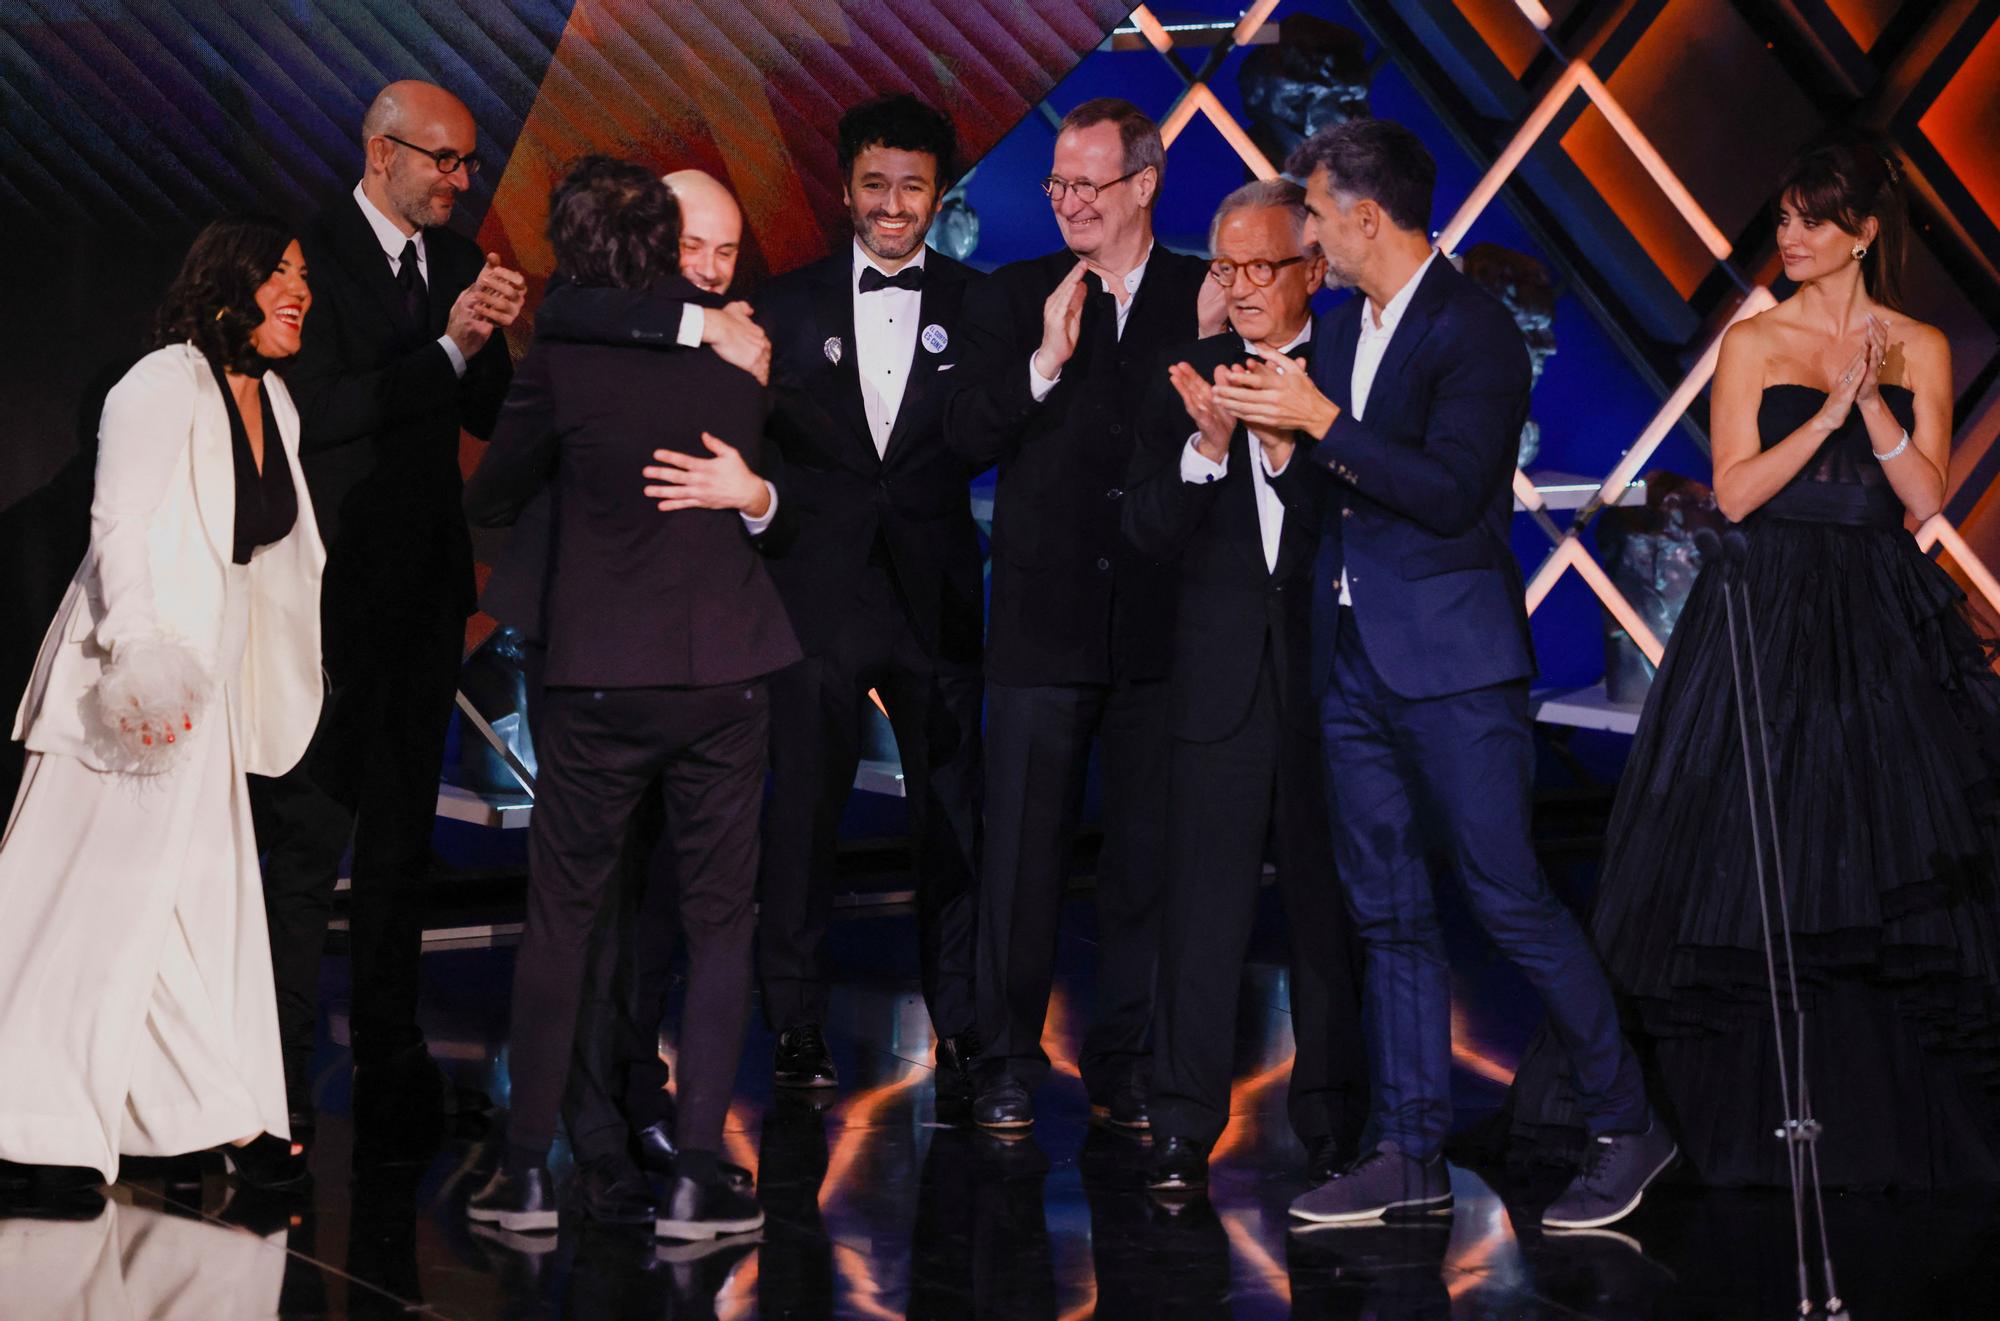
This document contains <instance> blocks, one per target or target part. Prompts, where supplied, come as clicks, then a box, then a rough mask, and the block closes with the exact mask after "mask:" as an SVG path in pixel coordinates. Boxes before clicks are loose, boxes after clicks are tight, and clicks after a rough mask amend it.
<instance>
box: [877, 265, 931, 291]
mask: <svg viewBox="0 0 2000 1321" xmlns="http://www.w3.org/2000/svg"><path fill="white" fill-rule="evenodd" d="M923 287H924V268H923V267H921V266H905V267H904V268H903V269H902V270H900V271H897V272H896V273H895V274H894V275H884V274H882V272H880V271H878V270H876V269H875V268H874V267H873V266H870V267H869V268H868V269H867V270H865V271H863V272H861V292H862V293H864V294H872V293H874V292H875V291H876V290H877V289H908V290H909V291H910V292H911V293H915V292H916V291H917V290H919V289H922V288H923Z"/></svg>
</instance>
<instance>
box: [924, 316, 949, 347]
mask: <svg viewBox="0 0 2000 1321" xmlns="http://www.w3.org/2000/svg"><path fill="white" fill-rule="evenodd" d="M949 343H951V336H949V335H947V334H945V333H944V327H943V326H941V325H939V324H938V323H937V322H935V321H933V322H931V323H930V324H929V325H928V326H925V327H924V347H925V348H927V349H929V350H930V351H931V352H932V353H943V352H944V346H945V345H947V344H949Z"/></svg>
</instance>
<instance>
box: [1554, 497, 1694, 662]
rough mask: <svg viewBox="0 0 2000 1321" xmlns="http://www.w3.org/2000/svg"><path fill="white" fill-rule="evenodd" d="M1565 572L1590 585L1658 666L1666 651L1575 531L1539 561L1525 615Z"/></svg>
mask: <svg viewBox="0 0 2000 1321" xmlns="http://www.w3.org/2000/svg"><path fill="white" fill-rule="evenodd" d="M1568 569H1575V570H1576V572H1577V576H1578V577H1580V578H1582V579H1583V580H1584V581H1585V582H1586V583H1588V584H1590V590H1591V591H1593V592H1595V593H1597V599H1598V600H1600V601H1602V602H1603V603H1604V608H1605V609H1606V610H1609V611H1610V612H1611V617H1612V618H1613V619H1616V620H1617V621H1618V626H1619V627H1620V628H1622V629H1624V630H1625V632H1626V634H1627V636H1629V637H1630V638H1631V639H1632V641H1633V643H1634V644H1636V645H1637V646H1638V648H1639V650H1640V651H1642V652H1644V653H1645V656H1646V659H1647V660H1648V661H1650V662H1652V663H1653V664H1654V665H1658V664H1659V663H1660V658H1661V657H1662V656H1664V655H1666V652H1667V649H1666V648H1665V647H1663V646H1661V645H1660V640H1659V639H1658V638H1657V637H1655V636H1653V630H1652V629H1650V628H1648V627H1647V626H1646V621H1645V620H1643V619H1641V618H1640V617H1639V612H1638V611H1636V610H1634V609H1633V608H1632V603H1631V602H1630V601H1627V600H1626V599H1625V594H1624V593H1623V592H1620V591H1619V590H1618V588H1617V586H1616V584H1614V583H1613V582H1612V581H1611V578H1610V576H1609V575H1607V574H1606V573H1605V572H1604V568H1603V566H1602V565H1600V564H1598V562H1597V561H1596V560H1594V559H1592V558H1591V555H1590V552H1589V551H1587V550H1585V549H1584V548H1583V543H1582V542H1581V541H1578V540H1577V539H1576V532H1575V530H1574V529H1572V530H1571V531H1570V532H1569V533H1567V534H1566V535H1565V536H1564V537H1563V539H1562V544H1561V545H1559V546H1557V547H1556V548H1555V549H1554V550H1552V551H1550V552H1549V557H1548V558H1547V559H1545V560H1543V561H1542V567H1541V568H1539V569H1536V570H1535V576H1534V577H1532V578H1530V579H1529V580H1528V591H1527V597H1528V613H1529V614H1531V615H1532V614H1534V613H1535V611H1536V610H1538V609H1540V608H1541V604H1542V602H1543V600H1545V599H1546V598H1547V597H1548V594H1549V589H1550V588H1551V587H1554V586H1555V585H1556V580H1557V579H1559V578H1561V577H1562V576H1563V573H1564V571H1565V570H1568Z"/></svg>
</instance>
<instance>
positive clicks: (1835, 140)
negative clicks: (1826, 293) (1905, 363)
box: [1778, 130, 1910, 308]
mask: <svg viewBox="0 0 2000 1321" xmlns="http://www.w3.org/2000/svg"><path fill="white" fill-rule="evenodd" d="M1778 205H1779V206H1789V207H1791V208H1792V209H1793V210H1794V211H1795V212H1796V213H1797V214H1798V215H1800V216H1802V217H1804V218H1805V219H1807V220H1817V221H1820V222H1822V223H1825V224H1831V225H1836V226H1838V227H1839V228H1840V229H1842V230H1844V231H1846V232H1847V233H1849V234H1851V235H1853V236H1854V237H1855V238H1856V239H1859V238H1860V237H1861V229H1862V226H1863V225H1864V224H1865V223H1866V222H1867V221H1868V219H1869V218H1870V217H1873V218H1874V220H1875V224H1876V233H1875V241H1874V242H1873V243H1871V244H1869V245H1868V253H1867V255H1866V256H1864V257H1862V259H1861V279H1862V282H1863V284H1864V285H1865V286H1866V287H1867V290H1868V296H1869V297H1871V298H1873V299H1874V300H1875V301H1876V302H1878V303H1881V304H1883V305H1884V306H1885V307H1894V308H1900V307H1902V305H1903V254H1904V252H1905V250H1906V249H1907V248H1908V247H1909V233H1910V212H1909V202H1908V200H1907V199H1906V197H1905V190H1904V185H1903V169H1902V166H1900V165H1899V164H1897V162H1896V158H1895V156H1894V155H1892V154H1891V148H1890V147H1889V145H1888V143H1887V142H1885V141H1884V140H1883V139H1881V138H1878V137H1876V136H1874V135H1873V134H1868V133H1861V132H1856V131H1852V130H1850V131H1845V132H1841V133H1838V134H1836V135H1835V136H1833V137H1831V138H1829V139H1827V140H1826V141H1823V142H1820V143H1818V144H1817V145H1815V146H1812V147H1808V148H1807V149H1806V150H1805V151H1804V152H1803V153H1802V154H1801V155H1800V156H1799V157H1798V159H1796V160H1794V161H1793V162H1792V163H1791V165H1790V166H1789V167H1788V168H1787V169H1786V170H1785V172H1784V174H1782V175H1781V176H1779V178H1778Z"/></svg>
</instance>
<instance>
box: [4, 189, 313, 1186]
mask: <svg viewBox="0 0 2000 1321" xmlns="http://www.w3.org/2000/svg"><path fill="white" fill-rule="evenodd" d="M310 304H311V293H310V291H309V290H308V288H307V285H306V270H305V264H304V258H303V257H302V256H301V254H300V251H299V245H298V243H297V242H295V241H294V240H293V239H292V237H291V234H290V232H289V231H288V230H286V229H285V228H284V227H283V226H281V225H279V224H278V223H277V222H275V221H269V220H262V219H243V218H231V219H224V220H219V221H216V222H214V223H213V224H211V225H209V226H208V227H207V228H206V229H204V230H203V231H202V232H201V234H200V236H199V237H197V238H196V239H195V242H194V246H193V247H192V248H191V249H190V250H189V252H188V255H187V259H186V261H185V262H184V263H183V264H182V267H181V271H180V274H179V275H178V276H177V277H176V278H175V280H174V284H173V286H172V288H171V289H169V290H168V293H167V298H166V303H165V306H164V307H163V308H162V309H161V312H160V317H159V328H158V331H157V333H156V337H155V343H156V344H158V345H160V346H161V347H159V348H157V349H156V350H155V351H154V352H152V353H150V354H148V355H147V356H146V357H144V358H142V359H140V361H139V362H138V364H137V365H136V366H134V367H133V368H132V370H131V371H130V372H128V373H127V374H126V375H125V377H124V379H122V380H121V381H120V382H119V383H118V385H117V386H116V387H115V388H114V389H113V390H112V392H111V394H110V396H109V398H108V399H107V400H106V401H105V405H104V414H103V418H102V421H101V423H100V426H99V431H98V454H97V484H96V489H95V493H94V495H93V498H92V501H91V510H90V549H89V552H88V553H87V554H86V555H85V556H84V561H83V564H82V566H81V567H79V568H78V569H77V571H76V577H75V579H74V580H73V581H72V582H71V583H70V587H69V592H68V594H67V595H66V596H65V597H64V598H63V603H62V607H61V608H60V609H59V610H58V611H57V612H56V617H55V622H54V623H53V624H51V625H50V627H49V631H48V635H47V636H46V637H45V638H44V639H43V642H42V649H41V653H40V656H39V657H38V658H37V660H36V663H35V670H34V674H33V676H32V678H31V679H30V680H29V684H28V691H27V695H26V697H25V698H24V699H23V700H22V703H21V707H20V711H19V713H18V714H17V715H16V717H15V722H14V737H16V738H18V739H22V740H23V741H25V743H26V744H27V748H28V758H27V770H26V774H25V775H24V777H23V779H22V781H21V789H20V793H19V795H18V797H16V799H15V801H14V808H13V813H12V815H11V817H10V818H9V820H8V823H7V829H6V833H5V835H4V836H0V914H4V915H5V918H4V921H0V1165H5V1166H6V1167H8V1168H6V1169H5V1170H0V1176H4V1177H5V1178H6V1180H7V1181H8V1182H10V1183H11V1184H12V1185H13V1186H14V1187H15V1188H16V1189H18V1188H19V1187H20V1185H21V1184H22V1183H24V1182H28V1183H31V1184H33V1185H37V1186H38V1187H39V1192H40V1193H42V1194H49V1195H59V1194H60V1193H62V1192H63V1191H64V1190H66V1189H71V1190H73V1189H78V1188H89V1187H92V1186H94V1185H96V1184H97V1183H99V1182H103V1181H109V1180H111V1179H115V1178H116V1177H117V1173H118V1159H119V1157H120V1155H144V1156H164V1155H178V1154H182V1153H185V1152H191V1151H199V1150H203V1149H206V1148H210V1147H219V1148H220V1149H221V1150H222V1151H223V1154H224V1156H225V1158H226V1159H227V1160H228V1162H229V1165H230V1168H231V1169H232V1171H233V1172H234V1173H235V1174H236V1175H237V1176H238V1177H240V1178H242V1179H243V1180H245V1181H246V1182H250V1183H254V1184H258V1185H260V1186H275V1187H282V1186H291V1185H296V1184H299V1183H302V1182H303V1181H304V1180H305V1178H306V1168H305V1157H304V1152H303V1150H302V1149H301V1148H299V1147H298V1146H296V1145H295V1144H293V1143H292V1142H291V1141H290V1134H289V1131H288V1129H287V1121H286V1109H285V1079H284V1070H283V1066H282V1063H281V1061H280V1058H279V1046H278V1027H277V1016H276V1008H275V1003H274V1000H273V993H272V986H271V956H270V948H269V944H268V941H267V938H266V934H265V924H264V906H263V895H262V887H261V885H260V882H259V876H258V866H257V850H256V844H255V839H254V837H253V835H252V832H251V824H250V807H249V800H248V797H247V793H246V789H245V784H244V774H245V773H246V772H255V773H258V774H264V775H276V774H278V773H280V772H282V771H285V770H287V769H289V768H290V767H291V766H292V765H293V764H294V763H295V762H297V761H298V759H299V758H300V756H301V755H303V753H304V752H305V749H306V744H307V742H308V741H309V740H310V738H311V736H312V731H313V727H314V724H315V722H316V720H317V718H318V715H319V705H320V695H321V691H322V689H321V682H320V655H319V580H320V567H321V565H322V564H323V563H324V561H325V552H324V550H323V548H322V547H321V544H320V539H319V534H318V531H317V529H316V527H315V524H314V522H313V514H312V502H311V500H310V498H309V497H308V495H307V492H306V487H305V483H304V481H303V479H302V478H301V476H300V469H299V463H298V435H299V423H298V415H297V413H296V412H295V411H294V410H293V407H292V403H291V399H290V397H289V396H288V395H287V394H286V393H285V386H284V383H283V382H282V381H281V380H280V379H279V378H278V374H277V373H276V372H266V371H265V370H264V368H265V367H266V366H267V365H268V364H269V363H270V362H271V361H272V360H273V359H277V358H282V357H286V356H288V355H290V354H293V353H296V352H297V351H298V347H299V341H300V332H301V330H302V327H303V323H304V320H305V315H306V310H307V308H308V307H309V306H310Z"/></svg>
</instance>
